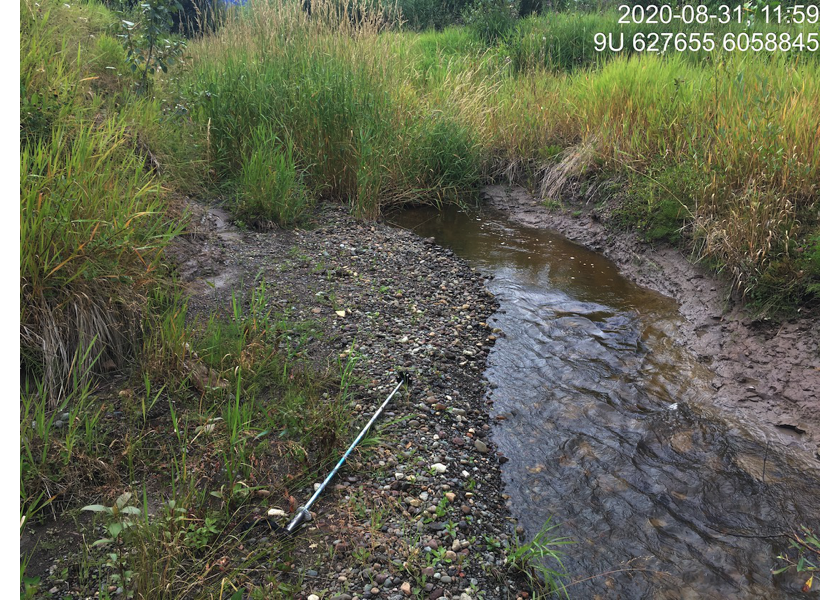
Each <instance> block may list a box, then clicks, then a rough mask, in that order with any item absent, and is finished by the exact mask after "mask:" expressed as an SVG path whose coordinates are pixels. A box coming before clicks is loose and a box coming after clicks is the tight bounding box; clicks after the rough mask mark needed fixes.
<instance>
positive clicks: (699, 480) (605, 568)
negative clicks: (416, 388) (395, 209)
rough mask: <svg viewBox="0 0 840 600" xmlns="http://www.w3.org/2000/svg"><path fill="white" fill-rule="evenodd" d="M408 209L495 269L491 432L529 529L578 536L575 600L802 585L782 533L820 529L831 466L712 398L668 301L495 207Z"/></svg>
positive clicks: (419, 224) (573, 555) (758, 594)
mask: <svg viewBox="0 0 840 600" xmlns="http://www.w3.org/2000/svg"><path fill="white" fill-rule="evenodd" d="M396 222H397V223H399V224H400V225H402V226H404V227H410V228H412V229H414V230H415V231H416V232H417V233H419V234H420V235H423V236H434V237H435V239H436V240H437V241H438V243H440V244H442V245H445V246H448V247H450V248H451V249H453V250H454V251H455V252H456V253H457V254H458V255H460V256H461V257H462V258H464V259H466V260H467V261H469V262H470V263H471V264H472V265H473V266H475V267H476V268H478V269H479V270H480V271H481V272H483V273H484V274H487V275H491V276H492V279H491V280H490V282H489V284H488V285H489V288H490V290H491V291H492V292H493V293H494V294H495V295H496V297H497V299H498V300H499V302H500V305H501V307H500V310H499V312H498V313H497V314H496V315H495V317H494V319H493V322H492V324H493V325H494V326H495V327H498V328H500V329H501V330H502V331H503V332H504V334H505V335H504V337H502V338H501V339H499V340H498V341H497V342H496V345H495V347H494V349H493V350H492V352H491V353H490V355H489V358H488V370H487V372H486V377H487V379H488V380H489V382H490V387H491V392H490V398H491V399H492V400H493V412H492V414H493V416H494V417H496V421H497V425H496V426H495V427H494V432H493V440H494V442H495V443H496V444H497V445H498V447H499V449H500V450H501V451H502V452H503V453H504V455H505V456H507V457H508V458H509V459H510V460H509V462H508V463H506V464H505V465H504V468H503V476H504V479H505V484H506V491H507V493H508V494H509V495H510V497H511V498H510V508H511V512H512V513H513V515H514V516H515V517H516V518H517V520H518V521H519V523H520V524H522V525H523V526H524V527H525V529H526V536H529V537H532V536H533V535H535V534H536V533H537V532H538V531H539V530H540V528H541V527H542V526H543V524H544V523H546V522H549V523H551V524H553V525H559V527H558V529H557V531H558V532H562V534H563V535H566V536H568V537H569V538H571V539H573V540H574V541H575V542H576V543H575V544H574V545H571V546H568V547H567V555H566V557H565V559H564V565H565V567H566V569H567V570H568V572H569V574H570V577H571V582H572V583H571V585H570V586H569V588H568V592H569V596H570V597H571V598H652V599H660V598H661V599H665V598H674V599H677V598H679V599H690V598H698V599H700V598H702V599H714V598H721V599H722V598H791V597H796V596H798V595H802V596H803V597H804V596H805V595H804V594H801V593H800V592H799V588H800V587H801V585H802V584H803V582H804V580H805V578H804V577H802V576H801V575H800V576H798V577H795V576H790V575H784V576H777V577H774V576H773V575H772V574H771V571H772V569H773V568H774V566H777V564H778V563H777V561H776V560H775V557H776V556H777V555H778V554H779V553H780V552H782V551H784V550H785V549H786V548H787V545H788V540H787V539H786V538H785V534H791V533H795V532H798V531H799V526H800V525H809V526H811V527H812V528H818V526H819V471H818V465H816V464H813V462H808V461H807V460H803V457H801V456H792V455H790V454H789V453H788V454H780V453H777V452H776V451H775V450H774V448H773V446H772V444H768V443H767V432H764V431H763V430H761V429H760V428H758V427H756V426H752V425H747V424H744V423H742V422H739V421H737V420H735V419H734V418H733V417H731V416H727V415H724V414H720V413H718V412H717V411H716V410H715V408H714V404H713V401H712V400H713V397H714V393H715V390H714V388H713V387H712V386H711V374H710V373H709V372H708V370H707V369H706V368H705V367H704V366H703V365H702V364H699V363H698V362H697V361H696V360H695V359H694V358H693V357H692V356H691V355H690V353H688V352H687V351H685V350H684V349H683V348H682V347H681V346H680V344H678V343H676V342H675V341H674V340H676V339H678V338H679V336H678V335H676V332H677V331H678V326H679V319H680V318H681V317H680V316H679V313H678V308H677V306H676V304H675V303H674V302H673V301H672V300H670V299H668V298H665V297H664V296H661V295H659V294H656V293H654V292H651V291H648V290H645V289H643V288H640V287H638V286H635V285H633V284H632V283H630V282H629V281H627V280H626V279H624V278H623V277H621V276H620V274H619V273H618V271H617V269H616V268H615V266H614V265H612V263H610V262H609V261H607V260H606V259H605V258H603V257H602V256H600V255H598V254H595V253H592V252H589V251H587V250H586V249H584V248H582V247H580V246H577V245H575V244H572V243H571V242H568V241H566V240H565V239H564V238H562V237H561V236H559V235H556V234H554V233H552V232H548V231H543V230H537V229H529V228H524V227H521V226H518V225H513V224H511V223H510V222H508V221H507V220H506V219H505V218H504V217H503V216H502V215H499V214H493V213H480V214H478V215H475V214H473V215H469V214H466V213H464V212H459V211H456V210H447V211H445V212H444V213H442V214H438V213H437V212H435V211H431V210H426V209H418V210H411V211H405V212H404V213H402V214H401V215H399V216H398V217H397V218H396ZM575 582H578V583H575Z"/></svg>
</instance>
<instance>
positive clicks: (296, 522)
mask: <svg viewBox="0 0 840 600" xmlns="http://www.w3.org/2000/svg"><path fill="white" fill-rule="evenodd" d="M397 381H398V383H397V387H395V388H394V390H393V391H392V392H391V393H390V394H389V395H388V397H387V398H385V402H383V403H382V406H380V407H379V409H378V410H377V411H376V412H375V413H374V414H373V416H372V417H371V418H370V421H368V422H367V425H365V427H364V429H362V431H361V433H359V435H358V436H356V439H355V441H354V442H353V443H352V444H350V447H349V448H348V449H347V452H345V453H344V456H342V457H341V460H339V461H338V464H337V465H335V467H334V468H333V470H332V471H330V474H329V475H327V478H326V479H324V481H323V483H322V484H321V485H320V486H318V489H317V490H315V493H314V494H312V497H311V498H310V499H309V501H308V502H307V503H306V504H304V505H303V506H302V507H301V508H299V509H298V511H297V512H296V513H295V516H294V517H293V518H292V520H291V521H289V524H288V525H286V527H285V531H286V532H287V533H289V534H291V533H293V532H294V530H295V529H297V528H298V527H299V526H300V524H301V523H304V522H307V523H308V522H309V521H311V520H312V515H311V514H310V512H309V508H310V507H311V506H312V505H313V504H314V503H315V500H316V499H317V498H318V496H320V495H321V492H322V491H323V490H324V488H326V487H327V484H328V483H329V482H330V479H332V478H333V475H335V474H336V473H337V472H338V470H339V469H340V468H341V465H343V464H344V461H346V460H347V457H348V456H350V453H351V452H352V451H353V448H355V447H356V446H357V445H358V443H359V442H361V441H362V438H363V437H365V434H366V433H367V432H368V430H369V429H370V428H371V426H372V425H373V422H374V421H376V419H377V418H378V417H379V415H380V414H382V411H383V410H385V407H386V406H388V402H390V400H391V398H393V397H394V394H396V393H397V390H398V389H400V386H401V385H402V384H406V386H408V385H409V381H408V374H407V373H405V372H400V374H399V376H398V379H397Z"/></svg>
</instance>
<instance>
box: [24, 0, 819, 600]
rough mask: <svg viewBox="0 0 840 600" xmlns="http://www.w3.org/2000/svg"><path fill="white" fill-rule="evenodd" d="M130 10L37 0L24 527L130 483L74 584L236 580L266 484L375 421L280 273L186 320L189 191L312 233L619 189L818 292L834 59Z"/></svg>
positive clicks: (737, 265) (30, 25)
mask: <svg viewBox="0 0 840 600" xmlns="http://www.w3.org/2000/svg"><path fill="white" fill-rule="evenodd" d="M107 4H108V5H109V6H110V8H109V7H108V6H105V5H104V4H102V3H98V2H94V1H92V0H68V1H67V2H57V1H53V0H42V1H41V2H38V3H36V2H33V1H32V0H21V2H20V9H21V12H20V18H21V21H20V22H21V38H20V50H21V65H20V67H21V70H20V84H21V105H20V119H21V134H20V144H21V170H20V195H21V205H20V217H21V239H20V249H21V250H20V251H21V256H20V270H21V292H20V294H21V295H20V304H21V316H20V332H21V337H20V344H21V404H20V507H21V509H20V510H21V524H22V527H23V524H24V523H25V522H26V523H29V522H37V521H38V520H39V519H44V518H46V517H47V516H48V515H50V516H52V515H55V514H57V513H59V512H60V511H62V510H64V509H65V508H69V507H72V506H75V504H76V500H77V499H78V498H80V497H85V490H87V489H90V488H91V487H95V488H97V489H100V490H101V489H105V488H107V489H111V490H112V491H113V494H112V495H111V497H112V498H113V499H114V500H113V501H114V502H115V504H114V505H113V507H108V506H106V505H105V504H101V505H97V506H98V507H99V508H96V509H92V512H94V513H96V514H99V515H100V516H104V517H105V519H104V521H103V524H105V525H106V527H107V532H108V536H107V537H105V538H102V540H100V542H101V543H98V544H96V547H97V548H99V547H100V546H101V547H104V548H110V549H111V550H112V551H108V552H104V553H102V552H100V553H98V554H96V553H94V552H93V551H92V550H91V553H90V554H87V555H85V557H84V560H82V561H81V562H80V566H79V572H78V573H75V574H73V575H72V576H73V577H75V578H76V579H77V580H80V581H81V580H84V581H89V582H94V581H95V582H98V583H97V585H98V584H103V587H101V588H98V589H99V592H100V596H99V597H100V598H103V597H108V596H109V594H117V593H118V591H119V593H121V594H124V595H126V596H131V595H136V597H190V596H194V595H195V594H201V595H204V594H209V593H210V592H211V591H212V592H213V593H218V594H222V593H223V592H225V591H228V590H232V589H233V588H232V587H231V586H232V585H233V584H232V583H231V582H233V581H236V580H237V579H236V573H239V572H243V573H244V572H246V571H247V570H248V568H250V567H249V565H250V566H252V567H253V568H255V569H257V568H259V567H257V566H254V565H257V564H258V563H259V560H260V557H257V556H248V557H247V558H246V560H244V561H242V562H241V563H240V564H237V565H232V566H228V564H227V563H225V562H224V560H225V559H228V551H229V550H230V544H231V539H233V538H232V537H231V533H232V527H233V526H234V525H232V524H235V523H237V522H241V520H242V517H243V513H244V512H247V511H246V509H245V508H243V507H246V506H248V502H251V503H254V502H259V501H260V498H261V496H260V491H261V489H262V486H263V485H264V483H261V484H259V485H257V484H256V483H255V482H257V481H259V482H265V481H271V482H273V484H276V486H277V489H284V490H287V492H288V491H290V490H293V489H299V488H300V487H301V486H303V485H305V484H309V483H311V481H310V479H311V476H310V475H309V473H313V472H317V471H318V470H319V468H320V467H323V466H324V465H327V464H328V463H330V461H332V460H333V459H334V457H335V455H336V452H337V451H338V449H339V448H341V447H342V444H343V443H344V442H346V441H347V439H348V437H349V436H350V435H351V427H350V423H351V421H352V419H351V415H350V411H349V409H348V406H350V405H351V401H350V392H349V390H350V381H351V380H352V369H351V366H352V364H351V363H349V362H348V363H344V364H329V365H326V366H322V367H319V368H315V367H314V366H313V365H312V364H311V363H309V362H307V360H306V359H305V353H304V352H303V351H301V350H300V349H301V348H302V347H303V346H304V345H305V340H306V339H308V338H310V337H311V336H315V335H318V332H317V331H315V330H313V329H312V328H311V327H308V326H306V325H300V324H293V323H291V322H290V321H288V320H286V319H285V318H284V315H282V314H276V313H272V312H271V311H270V310H269V309H268V307H267V306H266V305H265V303H264V301H263V300H262V297H261V296H260V293H259V291H258V290H257V291H256V292H254V295H253V296H251V297H250V298H239V297H236V296H235V295H234V296H232V297H231V298H230V302H229V303H227V304H226V306H223V307H221V308H220V310H219V313H218V315H217V316H215V317H213V318H210V319H209V320H204V321H203V322H193V321H191V320H188V317H187V304H186V299H185V298H184V297H183V296H182V295H181V293H180V292H179V291H178V286H177V282H175V281H173V275H174V273H173V270H172V268H171V266H170V265H169V264H168V262H167V261H166V260H165V256H164V253H163V251H164V249H165V248H166V246H167V244H168V243H169V242H170V241H171V240H172V239H174V238H175V237H176V236H178V235H180V234H182V233H183V232H184V231H185V229H186V228H188V226H189V221H188V218H187V216H186V215H184V214H183V211H182V210H181V209H179V208H178V207H179V206H180V205H179V204H178V202H176V201H175V199H176V198H177V197H178V194H184V193H186V194H196V195H205V196H206V195H209V194H223V195H224V196H225V197H226V198H229V208H230V210H231V211H232V213H233V214H234V215H235V217H236V218H237V219H238V220H239V221H240V222H241V223H242V224H243V225H246V226H251V227H257V228H268V227H292V226H296V225H301V224H304V223H305V222H306V220H307V218H308V216H309V215H310V214H311V210H312V208H313V207H314V206H315V205H316V204H317V203H318V202H324V201H339V202H345V203H347V204H348V205H350V206H351V207H352V211H353V213H354V214H355V215H356V216H357V217H360V218H368V219H372V218H376V217H378V216H379V215H380V214H382V212H383V211H387V210H392V209H395V208H398V207H401V206H405V205H410V204H417V203H434V204H437V205H440V204H442V203H448V202H455V203H459V204H462V205H473V204H475V203H476V202H477V201H478V190H479V187H480V185H482V184H483V183H488V182H492V181H499V180H506V181H510V182H511V183H520V184H524V185H526V186H528V187H529V188H531V189H532V190H534V191H535V192H536V193H537V194H538V196H539V197H540V198H541V199H543V200H544V201H546V202H548V203H553V204H555V205H559V206H567V205H571V204H572V203H574V202H582V203H590V202H591V203H604V204H605V205H608V206H609V211H608V213H607V214H609V224H610V225H611V226H614V227H621V228H632V229H635V230H636V231H637V232H638V234H639V235H640V236H642V237H644V238H645V239H648V240H650V241H652V242H654V241H666V242H669V243H672V244H676V245H678V246H680V247H682V248H684V249H685V251H686V252H687V253H689V254H690V255H691V256H692V257H695V258H697V259H701V260H703V261H704V262H705V263H706V264H707V265H709V267H710V268H711V269H713V270H715V271H718V272H720V273H722V274H723V275H724V276H725V277H727V278H728V279H729V280H730V281H732V282H733V289H734V290H736V291H737V293H738V294H739V295H740V296H741V297H743V298H745V299H746V300H747V301H748V302H750V303H752V304H754V305H755V306H756V307H757V309H760V310H766V311H771V312H773V311H775V312H776V313H779V314H786V313H788V312H791V311H795V310H796V309H797V308H799V307H801V306H803V305H805V304H808V303H812V302H814V301H815V300H816V299H818V297H819V235H820V234H819V190H820V185H819V169H820V139H819V86H820V79H819V52H797V51H793V50H791V51H789V52H781V51H778V52H764V53H750V52H745V53H740V52H732V53H726V52H722V51H717V52H712V53H705V52H699V53H680V52H670V53H666V54H665V55H661V56H660V55H655V54H644V55H642V54H639V53H636V52H634V51H633V50H632V48H630V47H628V48H627V49H626V50H625V51H624V52H621V53H610V54H608V55H607V54H604V53H598V52H596V51H595V50H594V45H593V43H592V36H593V35H594V33H595V32H604V33H607V32H611V31H612V32H618V31H623V32H624V34H625V36H627V35H628V33H629V34H631V35H632V33H635V32H638V31H642V32H647V31H648V29H645V27H648V28H649V26H646V25H630V26H628V27H627V28H620V27H619V26H618V25H617V20H618V14H617V13H616V12H614V11H613V10H612V9H611V8H610V3H591V4H593V6H589V4H590V3H583V2H581V3H566V2H559V3H556V6H555V10H551V11H542V10H541V6H540V5H538V4H535V3H533V2H526V0H522V1H521V2H508V1H503V0H476V1H475V2H473V3H467V2H462V1H461V0H404V1H403V2H402V3H400V4H398V5H390V4H387V3H385V2H384V1H380V2H377V3H361V2H354V3H352V4H351V3H346V2H345V3H342V2H332V1H324V0H311V1H310V2H307V3H306V7H307V10H306V11H304V10H301V6H300V5H299V4H298V3H296V2H293V1H288V2H285V1H282V0H251V1H250V2H249V3H248V6H243V7H236V8H235V10H228V11H218V12H216V13H215V14H214V15H213V17H212V19H211V20H212V27H206V28H205V29H206V30H207V31H206V32H205V34H204V35H201V36H196V37H194V38H192V39H190V40H189V41H185V40H184V39H183V38H182V37H180V36H179V35H178V34H177V33H174V34H173V33H170V31H169V28H170V27H169V26H170V25H171V24H172V23H173V21H172V19H173V18H174V17H175V16H177V15H176V13H175V11H173V10H172V9H174V8H177V7H176V6H175V5H176V3H173V2H168V1H166V0H150V2H148V3H140V4H139V5H136V6H134V7H132V6H130V5H131V4H132V3H130V2H125V3H123V2H118V1H114V2H108V3H107ZM595 4H598V6H595ZM601 4H604V6H600V5H601ZM204 22H205V23H206V22H207V21H204ZM681 27H682V29H684V30H685V31H693V30H694V29H692V26H688V25H683V26H681ZM738 27H739V28H740V29H738V28H736V26H735V25H728V26H727V30H732V31H741V30H744V29H745V28H747V27H751V28H752V29H750V31H760V32H763V33H775V34H778V33H780V32H781V31H782V27H781V26H772V25H762V24H756V23H753V24H751V25H746V24H742V25H739V26H738ZM199 29H200V28H199ZM695 29H696V26H695ZM790 30H791V29H790V27H788V28H787V29H785V31H790ZM721 31H723V29H721ZM796 31H797V32H798V31H802V32H803V33H806V34H807V33H809V32H818V31H819V25H818V24H815V25H809V24H807V23H806V24H803V25H802V26H797V29H796ZM269 394H270V395H271V397H272V398H280V399H281V401H280V402H279V403H273V404H272V405H271V407H270V408H268V407H267V405H265V404H264V403H263V402H262V401H261V400H262V399H264V398H265V397H267V395H269ZM267 432H270V433H267ZM197 439H200V440H202V441H203V442H204V446H203V450H202V451H201V452H195V450H194V446H193V442H195V441H196V440H197ZM268 456H271V459H272V460H271V461H269V460H268ZM278 464H279V465H280V466H277V465H278ZM270 465H271V466H270ZM208 474H211V475H208ZM152 482H154V486H155V489H149V486H150V485H152ZM126 490H130V493H131V495H130V496H127V495H126ZM161 498H167V499H166V500H165V501H161ZM127 509H128V510H127ZM127 547H130V548H131V551H128V552H127V551H126V549H127ZM86 548H87V546H86ZM92 548H93V547H91V549H92ZM527 556H529V555H528V553H527V552H525V551H523V552H521V553H520V556H519V559H521V558H522V557H527ZM30 557H31V553H29V552H22V554H21V585H22V592H23V593H24V594H25V595H26V596H27V597H34V596H36V595H37V594H38V593H39V590H40V592H43V591H44V590H41V589H40V588H39V582H37V581H34V580H33V579H31V578H28V577H26V573H25V571H26V566H27V562H28V560H29V559H30ZM275 558H276V557H275ZM519 559H517V560H519ZM228 560H229V559H228ZM276 560H277V561H279V562H278V568H281V570H283V569H285V570H287V571H288V570H291V566H290V565H291V562H292V561H291V559H290V557H288V556H286V557H282V556H281V557H280V558H276ZM519 566H520V567H523V568H524V569H525V571H527V567H524V566H523V565H519ZM196 573H201V576H200V577H196V576H195V575H196ZM245 579H247V577H245ZM292 580H293V578H291V579H288V580H284V582H283V583H282V585H284V586H288V587H287V588H284V589H287V591H288V592H289V593H293V591H294V589H295V584H294V583H289V581H292ZM103 582H104V583H103ZM278 585H280V584H279V583H278Z"/></svg>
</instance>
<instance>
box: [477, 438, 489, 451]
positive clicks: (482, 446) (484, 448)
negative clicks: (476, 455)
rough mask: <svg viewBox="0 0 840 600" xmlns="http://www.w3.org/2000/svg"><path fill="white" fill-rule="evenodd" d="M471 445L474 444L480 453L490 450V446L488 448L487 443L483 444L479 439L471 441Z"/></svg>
mask: <svg viewBox="0 0 840 600" xmlns="http://www.w3.org/2000/svg"><path fill="white" fill-rule="evenodd" d="M473 445H475V449H476V450H478V451H479V452H481V453H482V454H487V453H488V452H490V448H488V447H487V444H485V443H484V442H482V441H481V440H475V442H473Z"/></svg>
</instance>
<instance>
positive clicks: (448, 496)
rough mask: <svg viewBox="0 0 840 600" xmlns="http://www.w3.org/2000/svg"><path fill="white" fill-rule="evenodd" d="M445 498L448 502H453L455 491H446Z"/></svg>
mask: <svg viewBox="0 0 840 600" xmlns="http://www.w3.org/2000/svg"><path fill="white" fill-rule="evenodd" d="M446 499H447V500H449V501H450V502H455V493H454V492H447V493H446Z"/></svg>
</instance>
